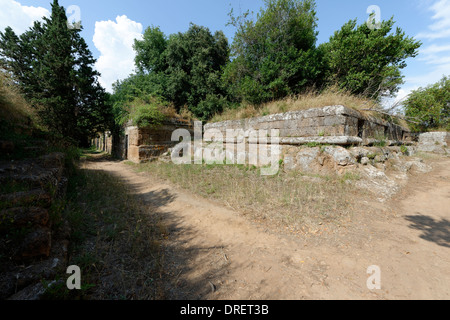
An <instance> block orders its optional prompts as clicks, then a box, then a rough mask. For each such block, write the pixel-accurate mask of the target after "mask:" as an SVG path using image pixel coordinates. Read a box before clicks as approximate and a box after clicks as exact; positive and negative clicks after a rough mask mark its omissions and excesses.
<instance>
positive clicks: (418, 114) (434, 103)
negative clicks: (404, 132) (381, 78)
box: [404, 76, 450, 131]
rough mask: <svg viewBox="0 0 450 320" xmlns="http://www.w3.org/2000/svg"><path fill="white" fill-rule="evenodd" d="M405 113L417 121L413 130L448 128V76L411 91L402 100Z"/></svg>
mask: <svg viewBox="0 0 450 320" xmlns="http://www.w3.org/2000/svg"><path fill="white" fill-rule="evenodd" d="M404 108H405V114H406V116H407V117H409V118H412V119H413V120H415V122H417V123H416V124H412V125H411V126H412V127H413V129H414V130H415V131H428V130H437V129H441V130H447V131H448V130H450V77H448V76H444V77H443V78H442V79H441V80H440V81H439V82H437V83H435V84H431V85H429V86H427V87H425V88H419V89H417V90H415V91H413V92H412V93H411V94H410V95H409V96H408V98H407V99H406V101H405V102H404Z"/></svg>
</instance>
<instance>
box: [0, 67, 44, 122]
mask: <svg viewBox="0 0 450 320" xmlns="http://www.w3.org/2000/svg"><path fill="white" fill-rule="evenodd" d="M0 118H1V119H3V120H5V121H6V122H8V123H21V124H24V123H29V122H30V121H31V120H35V119H36V113H35V111H34V110H33V108H32V107H31V105H30V104H29V103H28V102H27V101H26V100H25V98H24V97H23V96H22V94H21V93H20V91H19V89H18V88H17V86H15V85H14V83H13V82H12V80H11V79H10V78H9V76H8V75H7V74H5V73H4V72H0Z"/></svg>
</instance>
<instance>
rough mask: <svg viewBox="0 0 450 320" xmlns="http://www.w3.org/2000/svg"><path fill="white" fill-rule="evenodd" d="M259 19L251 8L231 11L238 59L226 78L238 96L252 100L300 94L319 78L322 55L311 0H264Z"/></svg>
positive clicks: (231, 65) (234, 43)
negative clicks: (236, 13) (250, 13)
mask: <svg viewBox="0 0 450 320" xmlns="http://www.w3.org/2000/svg"><path fill="white" fill-rule="evenodd" d="M265 4H266V8H265V9H261V11H260V13H259V14H258V16H257V19H256V21H253V20H250V19H248V12H247V13H245V14H244V15H241V16H239V17H234V16H233V12H231V13H230V17H231V21H230V24H231V25H233V26H235V27H236V28H237V31H236V35H235V38H234V42H233V45H232V55H233V57H234V60H233V61H232V62H231V63H230V64H228V66H227V68H226V70H225V72H224V81H225V83H226V84H227V85H228V86H230V87H231V91H232V92H233V93H234V94H235V95H236V96H237V97H238V98H239V99H242V100H244V101H247V102H250V103H252V104H261V103H263V102H267V101H269V100H274V99H280V98H283V97H286V96H287V95H290V94H296V93H299V92H301V91H302V90H303V89H305V88H307V87H309V86H312V85H316V84H317V83H318V82H320V78H321V74H322V72H323V70H322V65H321V63H320V60H321V59H320V58H321V53H320V52H319V51H317V50H316V47H315V43H316V40H317V31H316V27H317V17H316V12H315V2H314V1H313V0H301V1H300V0H266V1H265Z"/></svg>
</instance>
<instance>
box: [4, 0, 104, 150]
mask: <svg viewBox="0 0 450 320" xmlns="http://www.w3.org/2000/svg"><path fill="white" fill-rule="evenodd" d="M80 31H81V29H75V28H69V26H68V23H67V16H66V13H65V10H64V7H62V6H60V5H59V3H58V1H57V0H54V1H53V4H52V13H51V16H50V17H49V18H47V17H44V21H43V23H41V22H35V23H34V25H33V27H31V28H30V29H29V30H27V31H26V32H25V33H23V34H21V35H20V36H17V35H16V34H15V33H14V31H13V30H12V29H11V28H10V27H8V28H6V30H5V32H4V33H3V32H0V59H1V60H0V62H1V63H2V65H3V66H4V68H5V69H6V71H7V72H9V73H10V74H11V76H12V77H13V79H14V80H15V81H16V82H17V83H18V84H19V86H20V88H21V89H22V92H23V93H24V95H25V97H26V98H27V99H28V100H29V101H30V102H31V104H32V105H33V106H34V107H35V108H36V109H37V110H38V114H39V115H40V119H41V121H42V123H43V124H44V125H45V126H47V128H48V129H49V130H50V131H52V132H55V133H57V134H60V135H62V136H64V137H68V138H71V139H73V140H74V141H75V142H82V143H86V142H87V139H88V138H89V137H90V136H92V135H93V134H94V133H95V132H97V131H101V130H103V129H104V128H105V127H106V125H107V122H108V118H109V117H110V115H111V112H110V109H109V108H108V105H107V104H105V101H106V92H105V91H104V89H103V88H102V87H101V86H100V84H99V83H98V80H97V79H98V76H99V73H98V72H97V71H95V70H94V67H93V65H94V63H95V59H94V58H93V57H92V54H91V52H90V51H89V49H88V46H87V44H86V42H85V41H84V39H83V38H82V37H81V36H80Z"/></svg>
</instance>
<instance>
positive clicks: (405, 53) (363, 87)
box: [321, 18, 421, 98]
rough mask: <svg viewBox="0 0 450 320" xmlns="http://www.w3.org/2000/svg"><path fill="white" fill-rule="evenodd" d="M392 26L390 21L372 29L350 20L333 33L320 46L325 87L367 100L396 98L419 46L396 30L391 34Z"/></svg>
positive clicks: (392, 22) (392, 23)
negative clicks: (326, 41)
mask: <svg viewBox="0 0 450 320" xmlns="http://www.w3.org/2000/svg"><path fill="white" fill-rule="evenodd" d="M394 24H395V22H394V20H393V18H391V19H390V20H388V21H383V22H382V23H381V26H380V28H378V29H373V28H369V27H368V26H367V24H366V23H364V24H361V25H359V26H357V22H356V20H350V21H349V22H347V23H346V24H345V25H344V26H342V28H341V29H340V30H339V31H336V32H335V33H334V35H333V36H332V37H331V38H330V41H329V42H328V43H325V44H323V45H321V48H322V50H323V51H324V52H325V63H326V65H327V81H328V83H329V84H333V85H337V86H338V87H339V88H341V89H345V90H347V91H349V92H351V93H353V94H358V95H363V96H366V97H370V98H380V97H382V96H393V95H395V93H397V92H398V90H399V86H400V85H401V84H403V76H402V74H401V69H403V68H405V67H406V59H408V58H411V57H415V56H417V54H418V51H417V49H418V48H419V47H420V46H421V43H420V42H419V41H416V40H414V39H413V38H411V37H407V36H406V35H405V33H404V32H403V31H402V30H401V29H400V28H398V27H397V28H396V30H395V32H391V31H392V29H393V26H394Z"/></svg>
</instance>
